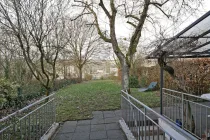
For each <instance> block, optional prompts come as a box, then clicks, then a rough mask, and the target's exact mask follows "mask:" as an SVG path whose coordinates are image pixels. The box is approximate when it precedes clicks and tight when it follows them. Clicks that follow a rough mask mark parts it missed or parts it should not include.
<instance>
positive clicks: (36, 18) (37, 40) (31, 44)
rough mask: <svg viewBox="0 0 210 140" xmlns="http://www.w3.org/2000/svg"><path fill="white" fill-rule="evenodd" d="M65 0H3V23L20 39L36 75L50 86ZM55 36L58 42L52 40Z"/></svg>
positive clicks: (52, 79)
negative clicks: (58, 29) (58, 30)
mask: <svg viewBox="0 0 210 140" xmlns="http://www.w3.org/2000/svg"><path fill="white" fill-rule="evenodd" d="M64 4H66V2H64V1H63V0H58V1H53V2H52V1H50V0H33V1H31V0H2V1H1V2H0V17H1V20H0V23H1V26H2V28H4V29H5V30H8V31H10V32H11V36H13V37H14V38H15V39H16V41H17V42H18V46H19V48H20V49H21V51H22V55H23V57H24V59H25V62H26V63H27V65H28V67H29V69H30V70H31V72H32V74H33V76H34V77H35V78H36V79H37V80H38V81H39V82H40V83H41V85H42V86H44V87H45V88H46V89H47V93H46V95H49V91H50V90H51V87H52V85H53V82H54V80H55V74H56V72H55V63H56V60H57V56H58V52H59V51H60V48H62V46H60V44H58V43H59V41H58V35H57V33H58V32H57V28H58V25H59V28H63V27H64V26H60V25H62V24H60V23H62V22H61V20H62V14H63V10H64V9H63V8H64ZM49 40H50V41H52V40H56V43H53V44H52V43H49Z"/></svg>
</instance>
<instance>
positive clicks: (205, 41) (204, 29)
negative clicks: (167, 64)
mask: <svg viewBox="0 0 210 140" xmlns="http://www.w3.org/2000/svg"><path fill="white" fill-rule="evenodd" d="M162 42H163V43H162V44H160V45H159V46H158V47H157V48H156V49H155V50H154V51H153V52H152V53H151V54H150V55H149V56H148V57H147V58H148V59H155V58H158V57H159V56H160V55H161V54H162V52H165V57H167V58H174V57H179V58H198V57H200V58H201V57H209V56H210V11H208V12H207V13H206V14H204V15H203V16H202V17H200V18H199V19H197V20H196V21H195V22H193V23H192V24H191V25H189V26H188V27H186V28H185V29H184V30H182V31H181V32H180V33H178V34H177V35H175V36H174V37H172V38H169V39H165V40H164V41H162Z"/></svg>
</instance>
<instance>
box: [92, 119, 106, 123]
mask: <svg viewBox="0 0 210 140" xmlns="http://www.w3.org/2000/svg"><path fill="white" fill-rule="evenodd" d="M103 123H104V119H98V118H97V119H92V120H91V124H103Z"/></svg>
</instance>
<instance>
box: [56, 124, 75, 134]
mask: <svg viewBox="0 0 210 140" xmlns="http://www.w3.org/2000/svg"><path fill="white" fill-rule="evenodd" d="M76 124H77V122H76V121H67V122H65V123H64V124H63V125H62V126H61V128H60V129H59V130H58V133H73V132H74V131H75V129H76Z"/></svg>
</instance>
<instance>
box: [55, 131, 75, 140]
mask: <svg viewBox="0 0 210 140" xmlns="http://www.w3.org/2000/svg"><path fill="white" fill-rule="evenodd" d="M73 135H74V133H60V134H57V135H56V136H55V138H54V139H55V140H70V139H72V138H73Z"/></svg>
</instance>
